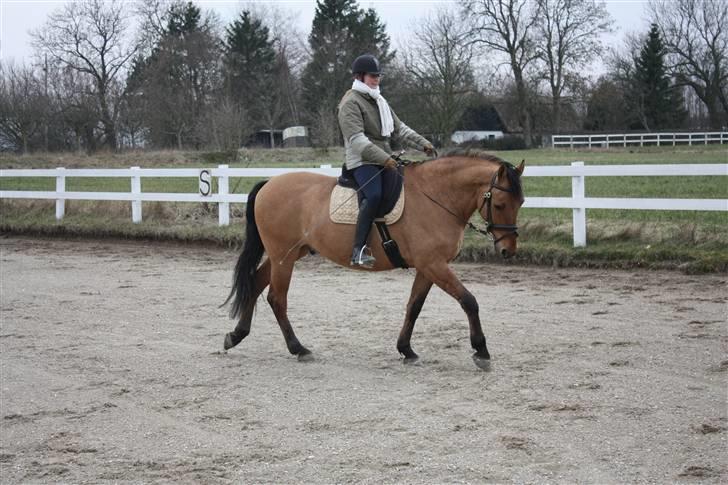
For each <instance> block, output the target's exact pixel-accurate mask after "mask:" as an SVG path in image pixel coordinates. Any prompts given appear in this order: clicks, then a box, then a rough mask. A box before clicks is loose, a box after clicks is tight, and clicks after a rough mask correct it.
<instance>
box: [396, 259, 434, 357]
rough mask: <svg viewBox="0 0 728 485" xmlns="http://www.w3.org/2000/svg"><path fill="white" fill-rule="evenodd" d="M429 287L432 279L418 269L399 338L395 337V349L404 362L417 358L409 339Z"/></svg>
mask: <svg viewBox="0 0 728 485" xmlns="http://www.w3.org/2000/svg"><path fill="white" fill-rule="evenodd" d="M430 288H432V281H430V280H428V279H427V278H426V277H425V275H423V274H422V273H421V272H420V271H419V270H418V271H417V274H416V275H415V281H414V283H412V292H411V293H410V298H409V301H408V302H407V313H406V314H405V317H404V325H402V330H401V331H400V332H399V338H398V339H397V350H398V351H399V353H400V354H402V355H403V356H404V360H405V362H413V361H415V360H417V357H418V356H417V354H416V353H415V352H414V350H412V347H411V346H410V339H411V338H412V331H413V330H414V328H415V321H416V320H417V317H418V316H419V314H420V311H421V310H422V305H423V304H424V303H425V298H427V294H428V293H429V292H430Z"/></svg>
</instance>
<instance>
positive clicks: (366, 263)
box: [351, 245, 377, 268]
mask: <svg viewBox="0 0 728 485" xmlns="http://www.w3.org/2000/svg"><path fill="white" fill-rule="evenodd" d="M376 261H377V260H376V258H374V256H372V254H371V250H370V249H369V248H368V247H367V246H366V245H365V246H362V248H361V249H360V250H359V253H358V254H355V255H353V256H352V259H351V265H352V266H363V267H365V268H371V267H372V266H374V263H375V262H376Z"/></svg>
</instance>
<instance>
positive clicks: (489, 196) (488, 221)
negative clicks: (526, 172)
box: [478, 171, 518, 244]
mask: <svg viewBox="0 0 728 485" xmlns="http://www.w3.org/2000/svg"><path fill="white" fill-rule="evenodd" d="M497 178H498V172H497V171H496V172H495V173H494V174H493V178H492V179H490V187H489V188H488V190H487V191H486V192H485V194H483V203H482V204H480V208H478V212H479V213H480V216H481V217H482V218H483V219H484V220H485V234H486V235H487V236H488V237H490V238H491V239H492V240H493V244H498V242H500V241H501V240H503V239H504V238H506V237H508V236H511V235H512V236H513V237H518V226H517V225H515V224H494V223H493V222H492V219H493V210H492V208H491V206H492V205H493V190H494V189H498V190H502V191H503V192H510V193H513V192H514V190H513V188H512V187H511V188H505V187H501V186H500V185H498V184H497V183H496V181H497ZM483 207H485V209H486V213H485V215H483ZM493 229H495V230H498V231H506V233H505V234H503V235H502V236H501V237H499V238H497V239H496V237H495V234H493Z"/></svg>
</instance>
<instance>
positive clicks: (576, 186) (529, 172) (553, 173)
mask: <svg viewBox="0 0 728 485" xmlns="http://www.w3.org/2000/svg"><path fill="white" fill-rule="evenodd" d="M291 172H313V173H319V174H323V175H329V176H338V175H339V173H340V169H338V168H324V167H322V168H229V167H228V166H227V165H220V166H219V167H218V168H216V169H203V170H200V169H186V168H183V169H142V168H139V167H132V168H130V169H69V170H66V169H63V168H57V169H27V170H24V169H21V170H0V178H7V177H54V178H55V179H56V190H55V191H53V192H50V191H47V192H42V191H25V190H0V198H2V199H52V200H55V201H56V219H58V220H60V219H62V218H63V215H64V212H65V201H66V200H121V201H130V202H131V206H132V221H133V222H135V223H138V222H141V220H142V202H145V201H162V202H212V203H217V204H219V211H218V212H219V224H220V225H221V226H224V225H228V224H230V203H244V202H247V200H248V194H230V193H229V187H230V182H229V181H230V177H253V178H266V177H273V176H275V175H281V174H284V173H291ZM695 175H708V176H728V164H727V163H716V164H685V165H674V164H671V165H594V166H585V165H584V162H573V163H572V164H571V165H570V166H569V165H563V166H533V167H527V168H526V170H525V171H524V173H523V176H524V177H571V189H572V194H571V197H527V198H526V202H525V204H524V207H532V208H566V209H572V210H573V222H574V246H576V247H582V246H586V209H640V210H696V211H728V199H645V198H595V197H585V190H584V188H585V178H586V177H599V176H607V177H636V176H682V177H688V176H695ZM67 177H117V178H118V177H130V178H131V192H67V191H66V178H67ZM143 177H150V178H168V177H175V178H178V177H194V178H196V179H198V180H199V181H200V193H197V194H193V193H164V192H163V193H151V192H142V191H141V179H142V178H143ZM209 177H216V178H217V179H218V192H217V193H210V190H209V188H210V187H211V186H212V185H211V184H210V179H209ZM206 189H207V190H206ZM203 194H209V195H203Z"/></svg>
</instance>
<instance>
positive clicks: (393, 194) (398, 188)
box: [329, 164, 409, 268]
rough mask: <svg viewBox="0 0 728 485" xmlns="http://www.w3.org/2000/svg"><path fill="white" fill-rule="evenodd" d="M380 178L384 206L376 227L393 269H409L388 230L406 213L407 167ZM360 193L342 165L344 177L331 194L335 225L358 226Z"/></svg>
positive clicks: (387, 171)
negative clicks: (405, 177)
mask: <svg viewBox="0 0 728 485" xmlns="http://www.w3.org/2000/svg"><path fill="white" fill-rule="evenodd" d="M381 175H382V202H381V204H380V205H379V210H378V211H377V214H376V216H375V217H376V218H375V219H374V225H375V226H376V227H377V231H378V232H379V237H380V238H381V239H382V247H383V248H384V252H385V253H386V254H387V257H388V258H389V261H390V262H391V263H392V265H394V266H395V267H397V268H409V266H408V265H407V262H406V261H405V260H404V258H402V255H401V254H400V252H399V247H398V246H397V242H396V241H395V240H394V239H392V236H391V235H390V234H389V229H387V224H394V223H395V222H397V221H398V220H399V219H400V217H402V213H403V212H404V190H402V184H403V180H404V167H401V166H400V167H397V170H396V171H394V170H383V171H382V173H381ZM358 190H359V184H358V183H357V182H356V179H355V178H354V176H353V175H352V173H351V170H348V169H347V168H346V164H344V165H342V167H341V175H340V176H339V179H338V180H337V184H336V186H335V187H334V190H333V191H332V192H331V202H330V204H329V217H330V218H331V221H332V222H335V223H338V224H356V219H357V216H358V215H359V204H360V203H361V201H362V199H363V198H364V194H363V192H361V191H359V192H357V191H358ZM355 195H356V196H355Z"/></svg>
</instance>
